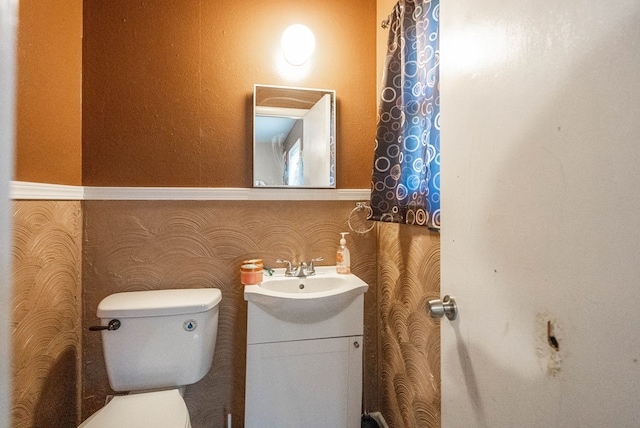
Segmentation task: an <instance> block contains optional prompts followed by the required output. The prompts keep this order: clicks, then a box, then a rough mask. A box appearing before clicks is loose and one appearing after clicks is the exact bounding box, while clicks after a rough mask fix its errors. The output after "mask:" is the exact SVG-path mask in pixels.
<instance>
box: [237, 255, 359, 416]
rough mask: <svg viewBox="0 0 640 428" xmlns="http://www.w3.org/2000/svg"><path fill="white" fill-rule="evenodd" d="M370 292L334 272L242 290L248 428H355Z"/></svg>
mask: <svg viewBox="0 0 640 428" xmlns="http://www.w3.org/2000/svg"><path fill="white" fill-rule="evenodd" d="M368 288H369V286H368V285H367V284H366V283H365V282H364V281H362V280H361V279H360V278H358V277H357V276H355V275H353V274H348V275H340V274H337V273H336V270H335V266H321V267H317V268H316V274H315V275H314V276H308V277H304V278H295V277H285V276H284V269H276V271H275V273H274V275H273V276H266V275H265V277H264V280H263V282H262V284H260V285H246V286H245V287H244V299H245V300H246V301H247V302H248V303H247V384H246V397H245V427H246V428H261V427H279V428H299V427H301V426H305V427H310V428H315V427H325V426H330V427H346V428H359V427H360V415H361V400H362V345H363V336H362V334H363V317H364V293H365V292H366V291H367V289H368Z"/></svg>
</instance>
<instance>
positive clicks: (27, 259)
mask: <svg viewBox="0 0 640 428" xmlns="http://www.w3.org/2000/svg"><path fill="white" fill-rule="evenodd" d="M13 222H14V225H13V231H14V242H13V298H12V314H11V315H12V330H13V336H12V342H13V343H12V346H13V361H12V375H13V379H12V383H13V396H12V409H11V413H12V418H13V426H14V427H24V428H29V427H71V426H75V425H76V424H77V422H78V417H79V405H80V400H79V398H80V396H79V391H80V388H79V386H80V376H79V369H80V336H81V333H80V325H81V308H80V304H81V281H80V274H81V267H80V263H81V245H82V239H81V235H82V216H81V209H80V202H47V201H44V202H40V201H37V202H33V201H20V202H14V214H13Z"/></svg>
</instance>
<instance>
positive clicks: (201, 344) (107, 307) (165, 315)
mask: <svg viewBox="0 0 640 428" xmlns="http://www.w3.org/2000/svg"><path fill="white" fill-rule="evenodd" d="M221 300H222V293H221V292H220V290H218V289H215V288H202V289H183V290H152V291H133V292H125V293H117V294H112V295H110V296H107V297H106V298H104V299H103V300H102V301H101V302H100V304H99V305H98V311H97V315H98V317H99V318H100V319H101V324H102V325H103V326H106V325H108V324H109V321H111V320H114V319H117V320H119V321H120V327H119V328H118V329H117V330H103V331H102V346H103V350H104V358H105V364H106V367H107V375H108V377H109V384H110V385H111V388H112V389H113V390H114V391H142V390H148V389H157V388H173V387H180V386H184V385H190V384H192V383H195V382H197V381H199V380H200V379H202V378H203V377H204V376H205V375H206V374H207V372H208V371H209V369H210V368H211V365H212V363H213V353H214V350H215V346H216V336H217V331H218V312H219V308H218V304H219V303H220V301H221Z"/></svg>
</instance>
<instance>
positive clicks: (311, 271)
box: [276, 257, 324, 278]
mask: <svg viewBox="0 0 640 428" xmlns="http://www.w3.org/2000/svg"><path fill="white" fill-rule="evenodd" d="M322 260H324V259H323V258H322V257H317V258H315V259H311V261H310V262H309V264H308V265H307V264H306V263H305V262H300V265H298V267H297V268H295V269H294V268H293V265H292V264H291V262H290V261H289V260H282V259H278V260H276V263H286V264H287V268H286V269H285V271H284V276H295V277H298V278H304V277H306V276H312V275H315V274H316V270H315V267H314V266H313V263H314V262H319V261H322Z"/></svg>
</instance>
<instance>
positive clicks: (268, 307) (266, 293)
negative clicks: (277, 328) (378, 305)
mask: <svg viewBox="0 0 640 428" xmlns="http://www.w3.org/2000/svg"><path fill="white" fill-rule="evenodd" d="M284 271H285V270H284V269H276V270H275V272H274V274H273V276H268V275H266V274H265V276H264V280H263V282H262V284H260V285H245V287H244V299H245V300H246V301H248V302H253V303H254V304H255V305H257V306H258V307H260V308H261V309H263V310H264V311H265V312H267V313H269V314H270V315H272V316H274V317H276V318H278V319H281V320H283V321H287V322H292V323H297V324H309V323H314V322H318V321H322V320H325V319H328V318H331V317H333V316H335V315H337V314H338V313H340V312H341V311H343V310H344V309H345V308H347V307H348V306H349V305H350V304H351V303H352V302H353V301H354V300H355V299H356V297H358V296H359V295H361V294H363V293H365V292H366V291H367V289H368V288H369V286H368V285H367V283H366V282H364V281H363V280H361V279H360V278H358V277H357V276H355V275H353V274H348V275H340V274H337V273H336V268H335V266H319V267H316V274H315V275H313V276H308V277H305V278H296V277H285V276H284Z"/></svg>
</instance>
